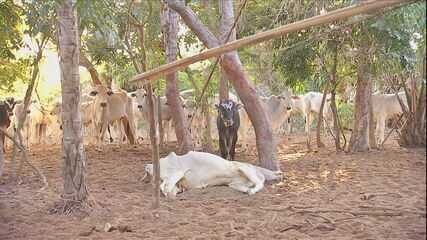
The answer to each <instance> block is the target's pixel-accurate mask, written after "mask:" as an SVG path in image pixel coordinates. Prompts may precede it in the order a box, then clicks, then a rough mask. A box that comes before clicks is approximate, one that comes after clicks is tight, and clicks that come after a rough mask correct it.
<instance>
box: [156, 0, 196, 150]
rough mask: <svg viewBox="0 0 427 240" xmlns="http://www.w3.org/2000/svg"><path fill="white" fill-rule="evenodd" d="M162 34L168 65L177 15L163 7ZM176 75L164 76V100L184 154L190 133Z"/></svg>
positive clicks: (173, 55) (173, 54)
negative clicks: (167, 105)
mask: <svg viewBox="0 0 427 240" xmlns="http://www.w3.org/2000/svg"><path fill="white" fill-rule="evenodd" d="M162 17H163V22H164V24H163V34H164V42H165V43H166V44H165V46H166V62H168V63H170V62H173V61H175V60H176V56H177V46H178V45H177V37H178V14H177V13H176V12H175V11H174V10H172V9H170V8H169V7H167V6H165V7H164V8H163V13H162ZM177 85H178V83H177V73H176V72H173V73H169V74H167V75H166V98H167V101H168V103H169V107H170V109H171V112H172V119H173V122H174V126H175V127H174V128H175V134H176V140H177V143H178V153H179V154H185V153H187V152H188V151H190V150H192V149H193V143H192V139H191V133H190V130H189V128H188V123H187V118H186V116H185V114H184V109H183V108H182V103H181V101H180V99H179V93H178V87H177Z"/></svg>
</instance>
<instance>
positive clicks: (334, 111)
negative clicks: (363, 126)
mask: <svg viewBox="0 0 427 240" xmlns="http://www.w3.org/2000/svg"><path fill="white" fill-rule="evenodd" d="M334 43H335V45H334V49H333V51H334V52H333V54H334V55H333V65H332V70H331V85H332V89H331V111H332V117H333V120H334V126H333V128H334V129H333V130H334V135H335V149H336V151H337V152H338V151H341V150H342V149H341V142H340V141H341V133H340V127H339V122H338V121H339V120H338V111H337V103H336V87H337V83H338V81H337V66H338V42H337V41H335V42H334Z"/></svg>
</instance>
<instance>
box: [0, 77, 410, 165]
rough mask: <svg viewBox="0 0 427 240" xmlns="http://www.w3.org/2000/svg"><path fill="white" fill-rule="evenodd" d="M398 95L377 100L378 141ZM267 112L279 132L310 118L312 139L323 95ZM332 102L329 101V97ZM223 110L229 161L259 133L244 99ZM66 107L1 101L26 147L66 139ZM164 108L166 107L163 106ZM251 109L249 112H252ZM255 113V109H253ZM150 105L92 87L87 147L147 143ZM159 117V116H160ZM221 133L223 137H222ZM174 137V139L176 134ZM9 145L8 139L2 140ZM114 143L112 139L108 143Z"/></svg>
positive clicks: (265, 100) (197, 133)
mask: <svg viewBox="0 0 427 240" xmlns="http://www.w3.org/2000/svg"><path fill="white" fill-rule="evenodd" d="M397 96H399V97H400V98H401V100H402V101H403V102H404V103H406V97H405V96H404V94H403V93H399V94H398V95H395V94H379V93H377V94H374V95H373V98H372V104H373V110H374V111H373V112H374V117H375V119H376V122H377V123H376V124H377V125H376V136H377V140H378V142H382V141H384V129H385V125H386V124H385V123H386V120H387V119H390V118H391V117H393V116H395V115H397V114H402V109H401V106H400V103H399V101H398V99H397ZM159 99H160V102H159V101H155V108H156V109H160V111H161V114H160V115H161V116H162V119H161V121H160V122H161V124H162V126H163V129H164V133H165V134H166V138H165V139H166V141H169V140H170V137H169V135H170V132H171V130H172V127H173V124H172V122H173V121H172V112H171V109H170V107H169V105H168V102H167V99H166V97H164V96H163V97H160V98H159ZM194 99H195V96H194V91H193V90H191V89H190V90H185V91H182V92H180V101H181V104H182V106H183V108H184V110H185V116H188V117H189V118H194V120H193V121H191V122H192V125H191V126H190V131H191V134H192V138H193V140H194V142H195V143H198V142H201V140H200V139H201V138H202V136H201V132H202V129H203V128H205V125H206V123H205V121H204V118H203V117H202V116H199V115H200V114H198V113H195V112H194V111H195V105H196V104H195V101H194ZM260 99H261V102H262V105H263V107H264V110H265V111H266V113H267V115H268V117H269V120H270V123H271V127H272V130H273V133H277V132H280V131H279V130H280V129H281V128H282V127H283V126H285V131H289V129H290V122H289V121H288V120H289V118H290V117H291V116H294V115H297V114H298V115H301V116H303V118H304V119H305V123H306V124H305V132H306V133H307V136H308V137H310V126H311V122H312V120H313V114H317V113H319V111H320V105H321V101H322V93H318V92H308V93H306V94H304V95H300V96H296V95H292V93H291V92H289V91H284V92H283V93H282V94H280V95H277V96H276V95H272V96H269V97H260ZM327 99H328V98H327ZM209 103H210V104H211V105H212V107H213V105H214V104H213V103H219V104H215V107H216V108H217V110H218V114H217V116H213V117H212V119H211V120H209V121H210V124H214V123H215V120H216V125H217V129H218V131H213V132H212V135H213V136H214V138H218V139H219V141H220V144H219V145H220V149H221V155H222V157H223V158H227V159H234V148H235V145H236V142H237V141H238V138H239V142H240V143H241V145H242V146H243V147H245V146H246V147H247V146H249V145H250V144H253V142H252V141H251V140H253V139H254V137H253V134H254V131H253V128H252V127H251V123H250V120H249V117H248V115H247V113H246V110H245V108H243V107H242V106H243V105H242V104H241V103H240V101H239V99H238V98H237V97H236V96H235V95H234V94H232V93H230V100H227V101H221V102H220V101H219V98H218V96H215V97H214V98H213V99H210V101H209ZM62 104H66V103H59V102H58V103H56V104H53V106H49V107H45V106H42V105H40V104H39V103H37V102H35V101H32V102H31V103H30V106H29V108H28V110H27V111H26V112H25V113H23V109H24V106H23V103H22V101H16V100H15V99H13V98H7V99H6V100H4V101H0V127H1V128H2V129H4V130H7V131H9V132H10V133H11V132H12V131H14V129H16V126H17V125H18V124H21V125H22V126H24V127H23V129H22V130H23V135H24V139H25V140H26V142H25V144H27V145H29V144H31V143H48V142H49V141H50V142H58V141H59V140H60V137H61V117H60V113H61V106H62ZM158 104H160V106H158ZM246 108H248V107H246ZM249 108H250V107H249ZM148 113H149V108H148V101H147V95H146V93H145V90H144V89H138V90H136V91H135V92H131V93H129V92H126V91H124V90H122V89H118V90H111V89H109V88H107V87H105V86H102V85H97V86H95V87H92V88H91V89H90V91H88V93H86V94H82V98H81V117H82V124H83V126H84V136H85V142H86V143H92V144H97V145H99V144H103V143H104V142H106V140H105V138H106V133H107V132H108V133H109V141H114V139H116V140H117V141H118V142H123V141H127V142H128V143H130V144H135V143H137V142H140V141H142V140H143V139H146V138H147V135H148V132H149V131H147V126H148V124H147V121H148ZM22 114H27V117H26V121H25V122H24V123H20V122H19V121H20V119H22V118H20V117H18V116H21V115H22ZM323 115H324V120H325V122H326V123H327V124H325V125H326V126H331V121H332V112H331V108H330V106H329V102H328V101H327V102H326V105H325V108H324V112H323ZM156 116H158V115H157V114H156ZM216 134H218V135H216ZM172 135H173V134H172ZM2 140H3V141H2V142H3V143H4V142H5V141H4V136H3V137H2ZM107 141H108V140H107Z"/></svg>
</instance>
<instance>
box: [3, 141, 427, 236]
mask: <svg viewBox="0 0 427 240" xmlns="http://www.w3.org/2000/svg"><path fill="white" fill-rule="evenodd" d="M302 142H303V141H302V138H301V137H296V136H294V137H291V138H290V139H289V142H288V144H281V145H280V146H279V154H278V158H279V161H280V164H281V168H282V170H283V171H284V172H285V174H286V178H285V179H284V181H283V182H279V183H275V184H272V185H269V186H267V187H266V188H265V189H264V190H263V191H262V192H260V193H258V194H255V195H254V196H248V195H245V194H242V193H239V192H235V191H233V190H231V189H229V188H227V187H215V188H208V189H203V190H192V191H188V192H185V193H183V194H180V195H179V196H178V198H177V199H176V200H174V201H167V200H166V199H164V198H162V200H161V208H160V210H158V211H156V212H153V211H152V210H151V208H150V207H151V200H152V191H151V189H152V187H151V184H150V183H146V182H145V181H141V180H140V179H141V177H142V175H143V166H144V164H146V163H149V162H150V149H149V146H147V145H140V146H136V147H132V146H126V145H121V146H120V145H107V146H106V147H105V148H104V151H103V152H98V151H95V150H94V149H93V148H91V147H87V148H86V151H87V176H88V179H87V182H88V186H89V190H90V193H91V195H92V196H93V198H94V199H96V201H97V202H98V206H97V207H94V208H92V209H91V210H90V211H89V212H88V214H84V213H82V212H79V213H78V214H72V215H69V216H66V215H60V214H56V213H52V211H51V210H52V209H53V208H54V206H55V203H56V202H58V199H59V198H60V193H61V191H62V178H61V171H60V169H61V161H62V160H61V148H60V146H58V145H57V146H33V147H32V149H31V153H30V157H31V161H32V162H33V163H34V164H35V165H36V166H38V167H39V168H40V169H41V170H42V171H43V172H44V173H45V174H46V176H47V178H48V182H49V187H48V189H47V190H44V191H38V190H39V188H40V186H41V183H40V181H39V180H38V179H37V177H36V176H34V175H33V174H32V173H31V172H30V170H29V169H28V168H26V169H25V171H24V173H25V174H24V178H23V182H22V183H21V184H19V185H17V184H14V183H13V182H12V181H11V180H10V165H9V162H6V170H9V172H6V175H5V176H3V177H2V178H1V179H0V239H1V240H6V239H43V240H45V239H61V240H65V239H425V238H426V150H425V148H424V149H404V148H400V147H398V146H397V145H396V144H395V143H393V142H392V141H390V142H391V143H389V144H388V145H386V149H385V150H384V151H371V152H369V153H361V154H344V153H339V154H336V153H335V151H334V149H333V148H332V144H331V143H329V144H328V147H327V148H326V149H322V150H320V151H318V152H307V151H306V150H305V149H306V148H305V146H304V144H302ZM164 154H166V151H165V152H164V153H163V155H164ZM7 158H8V159H10V155H7ZM238 159H239V160H241V161H249V162H255V159H256V156H255V155H251V154H248V153H247V152H245V153H243V152H239V153H238ZM109 224H110V225H111V226H114V227H120V230H121V231H119V230H114V228H113V229H112V230H113V231H111V232H105V231H104V227H105V226H106V225H107V226H108V225H109Z"/></svg>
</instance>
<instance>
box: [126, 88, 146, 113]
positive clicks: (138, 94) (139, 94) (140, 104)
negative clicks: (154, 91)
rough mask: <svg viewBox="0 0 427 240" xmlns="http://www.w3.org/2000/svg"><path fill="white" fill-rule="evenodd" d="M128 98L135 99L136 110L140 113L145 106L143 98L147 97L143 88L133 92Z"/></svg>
mask: <svg viewBox="0 0 427 240" xmlns="http://www.w3.org/2000/svg"><path fill="white" fill-rule="evenodd" d="M130 96H131V97H132V98H134V99H135V102H136V107H137V108H138V110H139V111H142V110H143V108H144V105H145V104H144V103H145V97H147V92H146V91H145V90H144V89H143V88H139V89H137V90H136V91H135V92H133V93H131V94H130Z"/></svg>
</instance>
